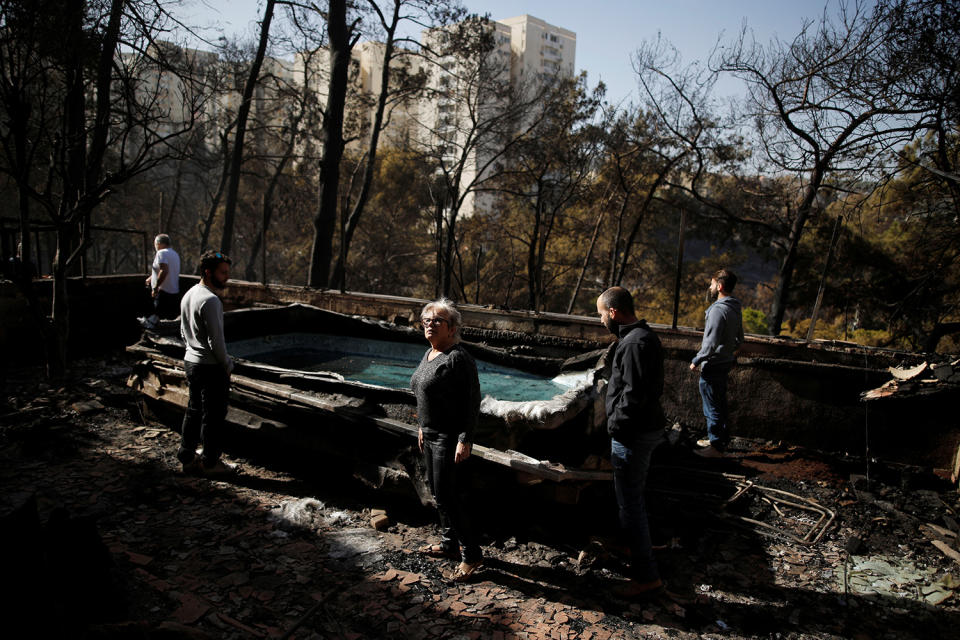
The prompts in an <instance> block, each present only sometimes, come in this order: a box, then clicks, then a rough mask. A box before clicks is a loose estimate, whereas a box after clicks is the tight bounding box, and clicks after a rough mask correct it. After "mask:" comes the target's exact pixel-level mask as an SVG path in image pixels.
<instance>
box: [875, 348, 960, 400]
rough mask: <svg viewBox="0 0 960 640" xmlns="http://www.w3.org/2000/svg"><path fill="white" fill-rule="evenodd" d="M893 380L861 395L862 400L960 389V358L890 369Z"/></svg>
mask: <svg viewBox="0 0 960 640" xmlns="http://www.w3.org/2000/svg"><path fill="white" fill-rule="evenodd" d="M889 371H890V375H892V376H893V379H891V380H889V381H888V382H886V383H884V384H883V385H882V386H880V387H877V388H876V389H871V390H869V391H865V392H863V393H862V394H860V398H861V399H862V400H878V399H880V398H887V397H890V396H894V395H901V396H902V395H907V394H911V395H926V394H930V393H938V392H940V391H944V390H951V391H953V390H956V389H957V388H958V387H960V358H958V359H956V360H953V361H952V362H933V363H931V362H926V361H924V362H921V363H920V364H918V365H916V366H915V367H890V369H889Z"/></svg>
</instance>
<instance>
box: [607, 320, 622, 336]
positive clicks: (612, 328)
mask: <svg viewBox="0 0 960 640" xmlns="http://www.w3.org/2000/svg"><path fill="white" fill-rule="evenodd" d="M603 326H605V327H606V328H607V331H609V332H610V333H612V334H613V335H615V336H616V337H618V338H619V337H620V323H619V322H617V321H616V320H612V319H610V318H607V321H606V322H605V323H604V324H603Z"/></svg>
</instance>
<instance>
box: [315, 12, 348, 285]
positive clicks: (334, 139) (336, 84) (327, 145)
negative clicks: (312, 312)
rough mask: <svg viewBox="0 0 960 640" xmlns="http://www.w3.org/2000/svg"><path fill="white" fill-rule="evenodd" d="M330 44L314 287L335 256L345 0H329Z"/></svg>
mask: <svg viewBox="0 0 960 640" xmlns="http://www.w3.org/2000/svg"><path fill="white" fill-rule="evenodd" d="M327 35H328V37H329V46H330V82H329V84H328V91H327V107H326V110H325V113H324V118H323V136H322V137H323V157H322V158H321V159H320V185H319V194H318V198H317V200H318V203H317V214H316V216H315V217H314V219H313V248H312V251H311V255H310V277H309V279H308V280H307V284H308V285H309V286H311V287H318V288H319V287H325V286H326V285H327V283H328V282H329V280H330V277H329V276H330V261H331V259H332V257H333V232H334V228H335V226H336V221H337V202H338V193H339V183H340V160H341V159H342V158H343V145H344V141H343V112H344V106H345V104H346V100H347V80H348V75H349V70H350V49H351V48H352V44H351V43H350V28H349V27H348V26H347V3H346V0H330V10H329V13H328V15H327Z"/></svg>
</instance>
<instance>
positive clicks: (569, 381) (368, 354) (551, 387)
mask: <svg viewBox="0 0 960 640" xmlns="http://www.w3.org/2000/svg"><path fill="white" fill-rule="evenodd" d="M427 348H428V346H427V344H426V343H424V344H423V345H418V344H412V343H406V342H391V341H387V340H375V339H371V338H354V337H347V336H335V335H329V334H323V333H286V334H280V335H270V336H263V337H259V338H253V339H249V340H238V341H235V342H230V343H229V344H228V345H227V350H228V351H229V352H230V354H232V355H234V356H237V357H240V358H243V359H245V360H251V361H253V362H260V363H263V364H268V365H272V366H276V367H282V368H285V369H295V370H300V371H332V372H334V373H338V374H340V375H342V376H343V377H344V378H346V379H348V380H355V381H357V382H363V383H366V384H373V385H377V386H381V387H388V388H391V389H409V388H410V376H411V375H412V374H413V372H414V370H415V369H416V368H417V365H419V364H420V360H421V359H422V358H423V354H424V352H425V351H426V350H427ZM477 371H478V373H479V375H480V392H481V393H482V394H483V395H485V396H491V397H493V398H496V399H498V400H509V401H530V400H549V399H551V398H553V397H554V396H556V395H557V394H561V393H563V392H565V391H567V390H568V389H571V388H573V387H575V386H576V385H578V384H579V383H581V381H582V380H581V378H582V376H579V375H576V374H574V375H570V374H565V375H561V376H557V377H556V378H547V377H544V376H538V375H536V374H532V373H527V372H525V371H520V370H519V369H514V368H511V367H505V366H501V365H495V364H491V363H489V362H484V361H483V360H477Z"/></svg>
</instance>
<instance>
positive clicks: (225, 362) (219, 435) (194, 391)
mask: <svg viewBox="0 0 960 640" xmlns="http://www.w3.org/2000/svg"><path fill="white" fill-rule="evenodd" d="M230 264H231V261H230V258H228V257H227V256H225V255H224V254H222V253H220V252H219V251H207V252H206V253H204V254H203V256H201V257H200V273H201V278H200V282H199V284H196V285H194V286H193V287H192V288H191V289H190V290H189V291H187V293H186V294H185V295H184V296H183V300H181V301H180V335H181V336H182V337H183V343H184V346H185V347H186V349H185V353H184V356H183V368H184V371H185V372H186V375H187V386H188V387H189V389H190V400H189V402H188V404H187V411H186V413H185V414H184V416H183V428H182V430H181V435H182V440H181V443H180V449H179V450H178V451H177V459H178V460H180V462H181V463H183V471H184V473H198V474H202V475H208V476H218V475H225V474H229V473H231V472H233V471H234V467H233V466H232V465H227V464H225V463H224V462H223V461H221V460H220V454H221V453H222V452H223V424H224V419H225V418H226V416H227V394H228V391H229V388H230V372H231V371H233V359H231V358H230V356H229V355H227V346H226V342H225V341H224V337H223V303H221V302H220V298H219V296H218V292H220V291H222V290H223V288H224V287H226V286H227V281H228V280H229V279H230ZM198 444H203V453H202V454H201V455H200V456H198V455H197V453H196V449H197V445H198Z"/></svg>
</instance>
